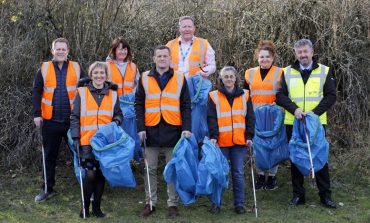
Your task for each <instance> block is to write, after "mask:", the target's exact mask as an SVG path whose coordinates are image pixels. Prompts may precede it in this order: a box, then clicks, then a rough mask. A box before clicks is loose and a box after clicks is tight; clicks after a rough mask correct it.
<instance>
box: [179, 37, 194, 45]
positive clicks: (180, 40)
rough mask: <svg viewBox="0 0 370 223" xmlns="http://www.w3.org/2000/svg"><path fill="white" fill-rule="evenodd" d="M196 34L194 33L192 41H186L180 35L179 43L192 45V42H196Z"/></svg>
mask: <svg viewBox="0 0 370 223" xmlns="http://www.w3.org/2000/svg"><path fill="white" fill-rule="evenodd" d="M194 37H195V36H194V35H193V37H192V38H191V41H189V42H184V41H183V40H182V36H180V37H179V43H180V44H183V45H190V44H191V43H193V42H194Z"/></svg>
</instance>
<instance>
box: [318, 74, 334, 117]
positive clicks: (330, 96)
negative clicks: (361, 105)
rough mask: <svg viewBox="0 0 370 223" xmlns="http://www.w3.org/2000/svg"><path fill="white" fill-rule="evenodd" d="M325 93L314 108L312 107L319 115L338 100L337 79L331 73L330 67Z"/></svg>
mask: <svg viewBox="0 0 370 223" xmlns="http://www.w3.org/2000/svg"><path fill="white" fill-rule="evenodd" d="M323 94H324V97H323V99H322V100H321V101H320V103H319V104H318V105H317V106H316V107H315V108H314V109H312V112H313V113H315V114H316V115H318V116H320V115H322V114H323V113H324V112H326V111H327V110H329V109H330V107H331V106H333V105H334V104H335V101H336V100H337V96H336V89H335V80H334V78H333V76H332V74H331V69H329V73H328V75H327V77H326V80H325V84H324V89H323Z"/></svg>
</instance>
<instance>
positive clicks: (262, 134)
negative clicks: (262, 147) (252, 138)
mask: <svg viewBox="0 0 370 223" xmlns="http://www.w3.org/2000/svg"><path fill="white" fill-rule="evenodd" d="M270 106H271V107H272V108H278V109H279V110H280V111H281V112H282V113H284V112H283V111H282V110H281V107H279V106H277V105H269V104H265V105H262V106H260V107H258V108H257V110H258V109H262V108H265V107H270ZM283 116H284V115H281V116H279V117H278V118H279V121H280V122H279V126H278V128H276V129H274V130H272V131H258V129H255V134H256V135H257V136H258V137H260V138H270V137H273V136H276V135H277V134H278V133H279V132H280V131H281V128H282V127H283V124H284V121H283Z"/></svg>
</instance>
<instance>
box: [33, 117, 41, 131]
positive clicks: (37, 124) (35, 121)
mask: <svg viewBox="0 0 370 223" xmlns="http://www.w3.org/2000/svg"><path fill="white" fill-rule="evenodd" d="M33 122H34V123H35V125H36V128H37V129H38V128H40V127H41V125H42V118H41V117H36V118H34V119H33Z"/></svg>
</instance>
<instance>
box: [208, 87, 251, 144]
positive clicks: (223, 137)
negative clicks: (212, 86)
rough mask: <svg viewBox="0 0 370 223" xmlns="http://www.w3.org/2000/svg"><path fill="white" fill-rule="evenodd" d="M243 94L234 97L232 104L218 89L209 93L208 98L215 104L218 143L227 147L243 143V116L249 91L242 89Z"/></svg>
mask: <svg viewBox="0 0 370 223" xmlns="http://www.w3.org/2000/svg"><path fill="white" fill-rule="evenodd" d="M243 91H244V94H242V95H240V96H239V97H236V98H234V102H233V106H232V107H230V104H229V102H228V101H227V98H226V96H225V95H224V94H222V93H221V92H220V91H218V90H216V91H212V92H210V93H209V96H210V98H211V99H212V101H213V102H214V103H215V105H216V111H217V124H218V132H219V133H218V145H219V146H220V147H229V146H234V145H245V144H246V138H245V131H246V129H245V125H246V120H245V116H246V115H247V102H248V98H249V91H248V90H243Z"/></svg>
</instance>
